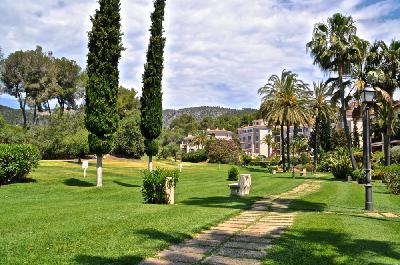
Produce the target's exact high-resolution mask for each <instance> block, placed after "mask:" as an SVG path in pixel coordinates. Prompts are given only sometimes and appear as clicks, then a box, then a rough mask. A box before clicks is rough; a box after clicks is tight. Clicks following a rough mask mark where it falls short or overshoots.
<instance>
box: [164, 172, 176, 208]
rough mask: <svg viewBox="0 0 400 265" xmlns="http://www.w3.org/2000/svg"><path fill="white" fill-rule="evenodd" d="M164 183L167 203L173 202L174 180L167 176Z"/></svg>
mask: <svg viewBox="0 0 400 265" xmlns="http://www.w3.org/2000/svg"><path fill="white" fill-rule="evenodd" d="M166 182H167V183H166V184H165V193H166V194H167V198H168V204H174V203H175V187H174V181H173V180H172V178H167V180H166Z"/></svg>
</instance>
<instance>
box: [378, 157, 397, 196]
mask: <svg viewBox="0 0 400 265" xmlns="http://www.w3.org/2000/svg"><path fill="white" fill-rule="evenodd" d="M380 172H381V173H382V175H383V180H384V181H385V183H386V186H387V188H388V189H389V191H390V192H391V193H393V194H397V195H398V194H400V165H399V164H393V165H390V166H385V167H382V168H381V169H380Z"/></svg>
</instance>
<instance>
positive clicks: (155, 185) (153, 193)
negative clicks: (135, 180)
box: [142, 168, 179, 204]
mask: <svg viewBox="0 0 400 265" xmlns="http://www.w3.org/2000/svg"><path fill="white" fill-rule="evenodd" d="M143 175H144V176H143V186H142V195H143V199H144V201H145V202H146V203H151V204H166V203H168V196H167V193H166V192H165V189H166V187H167V185H174V187H176V184H177V183H178V180H179V171H178V170H167V169H161V168H157V169H155V170H153V171H151V172H150V171H148V170H145V171H143ZM167 178H172V181H169V182H168V183H167Z"/></svg>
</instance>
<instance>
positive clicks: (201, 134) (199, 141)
mask: <svg viewBox="0 0 400 265" xmlns="http://www.w3.org/2000/svg"><path fill="white" fill-rule="evenodd" d="M207 140H208V135H207V132H206V131H198V132H197V133H196V135H195V136H194V137H193V142H194V143H195V144H196V145H197V147H199V146H201V147H202V148H204V146H205V144H206V142H207Z"/></svg>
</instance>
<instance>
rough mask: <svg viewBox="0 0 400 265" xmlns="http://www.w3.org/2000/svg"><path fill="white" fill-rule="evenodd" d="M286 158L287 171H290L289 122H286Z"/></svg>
mask: <svg viewBox="0 0 400 265" xmlns="http://www.w3.org/2000/svg"><path fill="white" fill-rule="evenodd" d="M286 139H287V142H286V145H287V147H286V156H287V170H289V169H290V125H289V122H288V121H287V122H286Z"/></svg>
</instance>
